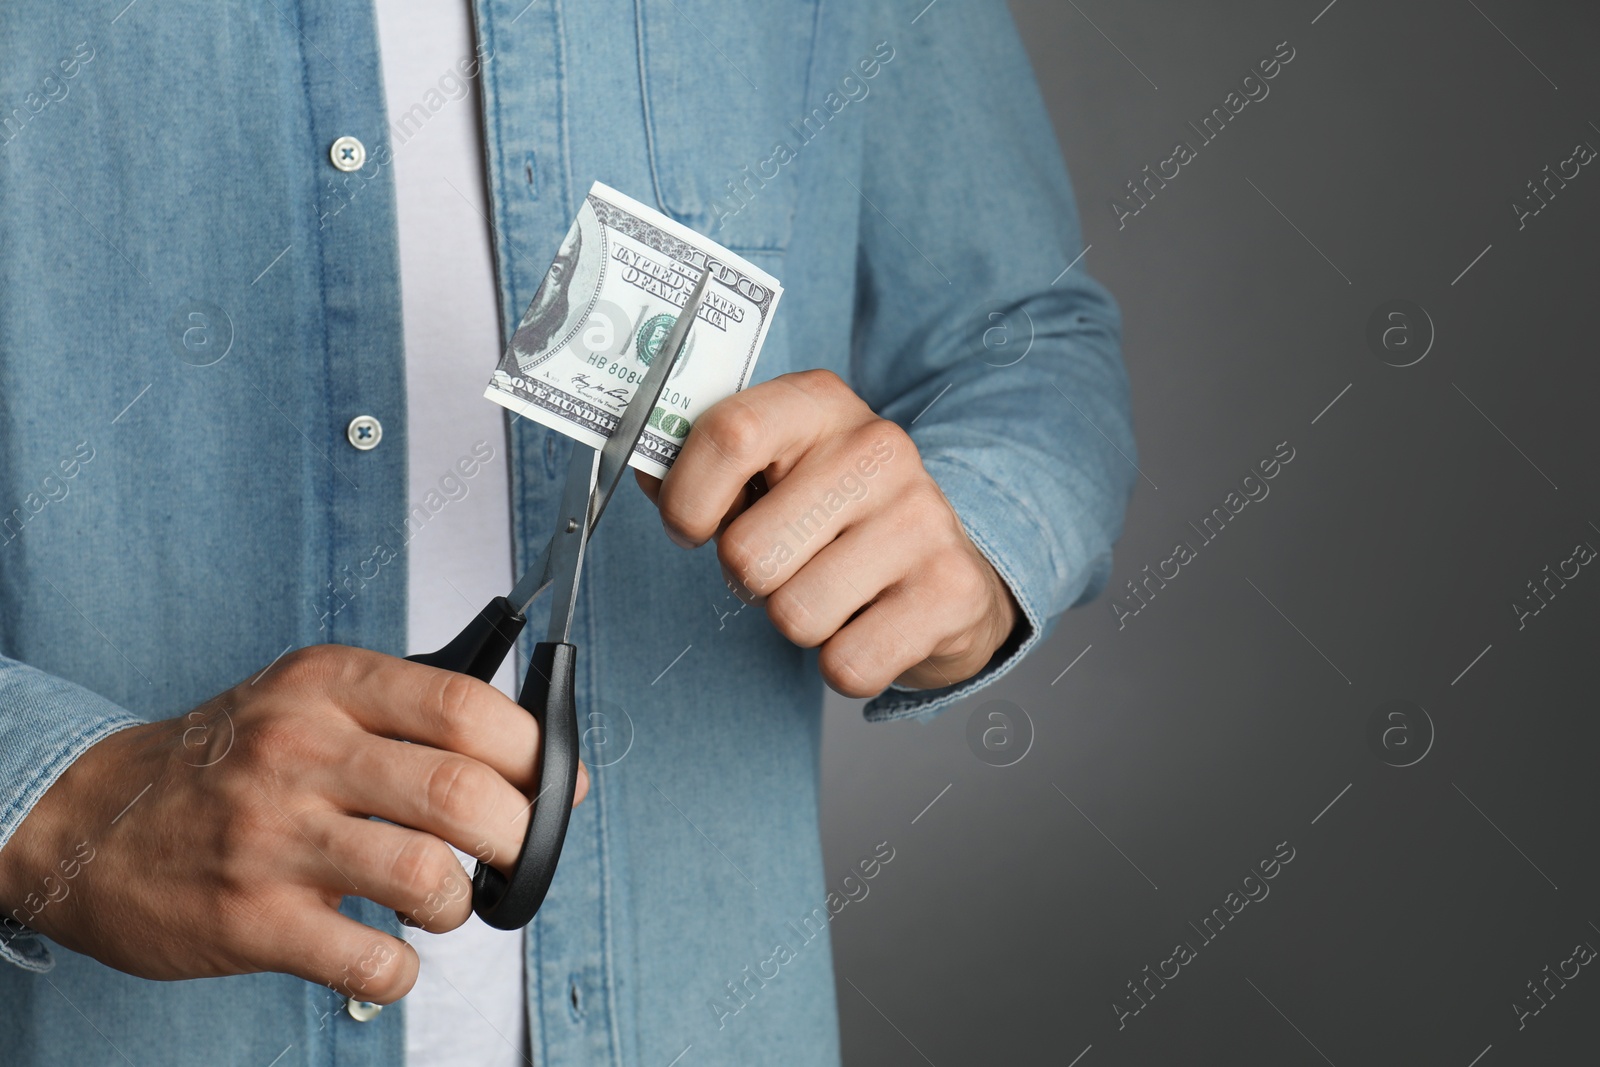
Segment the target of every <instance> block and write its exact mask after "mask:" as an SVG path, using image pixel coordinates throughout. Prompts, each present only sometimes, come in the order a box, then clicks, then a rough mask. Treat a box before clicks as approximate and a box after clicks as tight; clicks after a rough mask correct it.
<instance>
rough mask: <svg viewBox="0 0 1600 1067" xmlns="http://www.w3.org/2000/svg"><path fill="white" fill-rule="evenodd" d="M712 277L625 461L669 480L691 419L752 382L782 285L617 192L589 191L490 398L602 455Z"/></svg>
mask: <svg viewBox="0 0 1600 1067" xmlns="http://www.w3.org/2000/svg"><path fill="white" fill-rule="evenodd" d="M705 271H710V272H711V278H710V281H709V282H707V284H706V291H705V297H704V298H703V299H702V300H701V303H700V310H699V313H698V314H697V315H696V316H695V322H694V324H693V325H692V326H691V327H690V329H689V334H688V338H687V339H686V341H685V343H684V348H683V352H682V354H681V355H680V356H679V357H678V362H677V364H676V365H675V366H674V367H673V370H672V374H671V376H670V377H669V378H668V379H667V385H666V388H665V389H664V390H663V391H662V393H661V400H660V402H659V403H658V404H657V405H656V407H655V409H654V410H653V411H652V412H651V413H650V421H649V423H648V424H647V425H646V426H645V430H644V433H643V435H642V436H641V437H640V439H639V444H638V445H637V446H636V447H635V448H634V452H633V457H632V459H631V460H630V461H629V462H630V464H631V465H632V466H633V467H636V468H638V469H639V470H642V471H644V472H646V473H647V474H653V475H655V476H656V477H658V478H660V477H664V476H665V475H666V473H667V470H668V469H669V468H670V467H671V466H672V464H673V461H675V460H676V459H677V458H678V452H679V451H680V450H681V449H682V447H683V442H684V438H685V437H687V436H688V434H689V430H690V428H691V427H693V426H694V422H695V419H696V418H698V417H699V416H700V414H701V413H702V412H704V411H705V410H706V409H707V408H709V407H710V406H711V405H713V404H715V403H716V402H717V401H719V400H721V399H723V398H724V397H727V396H731V395H732V394H734V393H736V392H738V391H739V390H740V389H743V388H744V387H745V385H746V384H748V383H749V381H750V375H751V373H752V371H754V370H755V365H756V358H757V357H758V356H759V355H760V354H761V345H762V343H763V342H764V341H765V340H766V338H767V330H768V329H769V328H770V327H771V325H772V314H773V312H774V311H775V310H776V309H777V306H778V298H779V297H781V296H782V295H783V287H782V286H780V285H779V284H778V281H777V279H776V278H773V277H772V276H771V275H769V274H767V273H766V272H765V271H763V270H761V269H760V268H758V267H756V266H754V265H753V264H751V263H749V262H747V261H745V260H744V259H741V258H740V257H738V256H736V255H734V254H733V253H732V252H729V251H728V250H727V249H725V248H723V247H722V246H721V245H719V244H717V243H716V242H715V241H713V240H711V239H710V238H708V237H705V236H703V235H701V234H698V233H696V232H694V231H693V230H691V229H689V228H688V227H687V226H684V225H682V224H680V223H678V222H675V221H673V220H672V219H669V218H667V217H666V216H665V215H663V214H661V213H660V212H658V211H656V210H654V209H652V208H649V207H646V206H645V205H644V204H641V203H639V202H638V201H637V200H634V199H632V198H630V197H627V196H624V195H623V194H621V193H619V192H617V191H616V190H615V189H612V188H609V187H608V186H605V185H602V184H601V183H599V182H596V183H595V184H594V186H593V187H592V188H591V189H590V190H589V195H588V197H587V198H586V199H585V200H584V202H583V206H582V207H581V208H579V209H578V217H577V219H576V220H575V221H574V222H573V224H572V228H571V229H570V230H568V231H567V237H566V240H565V241H563V242H562V244H561V250H560V251H559V252H558V253H557V254H556V259H555V262H554V263H552V264H551V265H550V271H549V273H547V274H546V275H545V277H544V281H543V283H541V284H540V286H539V291H538V292H537V293H535V294H534V297H533V302H532V303H531V304H529V305H528V310H527V311H526V312H525V313H524V314H523V316H522V320H521V321H520V322H519V323H518V324H517V329H516V332H515V333H514V335H513V336H512V338H511V344H510V345H509V346H508V347H507V348H506V351H505V355H503V356H502V357H501V359H500V365H499V366H498V367H496V368H495V372H494V377H493V379H491V381H490V382H489V388H488V390H487V391H486V392H485V393H484V396H486V397H488V398H489V399H490V400H493V401H494V402H495V403H497V404H502V405H504V406H505V407H507V408H510V409H511V410H512V411H515V412H518V413H519V414H521V415H523V416H525V417H527V418H530V419H532V420H534V421H535V422H538V423H540V424H541V425H544V426H548V427H550V428H551V429H554V430H559V431H560V432H562V433H564V434H566V435H567V436H569V437H572V438H574V439H576V440H578V441H581V442H582V443H584V444H586V445H590V446H592V447H595V448H599V447H600V446H602V445H604V444H605V442H606V439H607V438H609V437H610V436H611V433H612V431H613V430H614V429H615V428H616V426H617V422H618V420H619V419H620V418H621V416H622V412H623V410H624V409H625V408H626V407H627V406H628V401H629V400H631V399H632V398H633V393H634V390H635V389H636V388H637V387H638V384H639V382H640V381H641V380H642V379H643V378H644V375H645V372H646V370H648V368H649V366H650V361H651V360H652V359H654V358H655V356H656V354H657V352H658V351H659V350H660V347H661V344H662V342H663V341H664V340H665V339H666V336H667V333H668V332H669V331H670V330H671V329H672V324H673V323H674V322H676V321H677V317H678V314H679V313H680V312H681V311H682V310H683V307H684V305H685V304H686V303H687V302H688V298H689V293H690V292H691V290H693V288H694V286H695V283H696V282H698V281H699V280H700V275H701V274H702V273H703V272H705Z"/></svg>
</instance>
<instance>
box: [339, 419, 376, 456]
mask: <svg viewBox="0 0 1600 1067" xmlns="http://www.w3.org/2000/svg"><path fill="white" fill-rule="evenodd" d="M344 436H345V439H346V440H348V441H349V442H350V443H351V444H352V445H355V446H356V447H357V448H359V449H361V451H363V452H370V451H372V450H373V449H374V448H377V447H378V442H379V441H381V440H383V423H381V422H379V421H378V420H377V419H375V418H373V417H372V416H371V415H357V416H356V417H355V418H353V419H351V420H350V425H349V426H346V427H345V428H344Z"/></svg>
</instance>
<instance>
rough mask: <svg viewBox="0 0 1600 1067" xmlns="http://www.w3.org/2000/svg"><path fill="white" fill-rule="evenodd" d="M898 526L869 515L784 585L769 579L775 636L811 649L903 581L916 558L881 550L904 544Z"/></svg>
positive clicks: (889, 517) (770, 614) (886, 516)
mask: <svg viewBox="0 0 1600 1067" xmlns="http://www.w3.org/2000/svg"><path fill="white" fill-rule="evenodd" d="M740 521H741V522H742V521H744V520H742V519H741V520H740ZM900 525H901V524H900V522H899V516H897V515H893V514H888V513H885V514H880V515H874V516H872V517H871V518H869V519H867V520H865V521H864V522H861V523H858V524H856V525H854V526H851V527H849V528H848V529H846V530H844V531H843V532H842V533H841V534H840V535H839V536H838V537H837V538H835V539H834V540H833V541H832V542H831V543H829V544H828V545H827V546H826V547H825V548H823V549H822V550H821V551H820V552H818V553H817V554H816V556H815V557H814V558H813V559H811V561H810V562H808V563H806V564H805V565H804V566H803V567H801V568H800V569H799V570H798V571H797V572H795V573H794V574H793V576H791V577H789V578H787V580H784V579H783V577H782V575H781V574H780V576H779V577H778V578H776V579H773V583H777V582H781V584H778V585H777V587H776V588H775V589H772V591H771V592H770V593H769V594H768V596H767V600H766V609H767V617H768V618H770V619H771V620H772V624H773V626H774V627H776V628H777V630H778V632H779V633H781V634H783V636H785V637H787V638H788V639H789V640H790V641H793V642H794V643H795V644H797V645H799V646H800V647H801V648H815V647H816V646H817V645H820V644H822V643H823V642H824V641H826V640H827V639H828V638H830V637H832V636H833V635H834V634H835V633H837V632H838V631H839V629H840V628H841V627H843V626H844V625H845V624H846V623H847V622H848V621H849V620H850V617H851V616H852V615H854V614H855V613H856V612H857V611H859V610H860V609H861V608H862V607H863V606H864V605H866V604H869V603H871V602H872V601H873V600H874V599H876V598H877V596H878V595H879V594H880V593H882V592H883V591H884V590H885V589H886V588H888V587H889V586H890V585H892V584H894V583H896V582H898V581H900V580H902V579H904V578H906V577H907V576H908V575H909V574H910V573H911V572H912V571H913V570H914V568H915V566H916V562H917V558H916V557H915V556H913V555H911V554H902V553H897V552H886V551H884V546H885V545H894V544H905V543H907V542H906V539H905V538H904V537H903V536H902V535H903V531H901V530H899V529H898V527H899V526H900ZM731 533H732V531H730V534H731ZM724 543H725V542H724Z"/></svg>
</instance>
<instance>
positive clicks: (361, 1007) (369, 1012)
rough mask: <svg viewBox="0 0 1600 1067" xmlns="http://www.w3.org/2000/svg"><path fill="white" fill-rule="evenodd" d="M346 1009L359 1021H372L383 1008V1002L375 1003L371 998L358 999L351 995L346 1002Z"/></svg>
mask: <svg viewBox="0 0 1600 1067" xmlns="http://www.w3.org/2000/svg"><path fill="white" fill-rule="evenodd" d="M344 1010H345V1011H347V1012H349V1013H350V1018H352V1019H354V1020H355V1021H356V1022H358V1023H367V1022H371V1021H372V1020H373V1019H376V1018H377V1017H378V1013H379V1012H380V1011H382V1010H383V1005H382V1004H374V1003H372V1002H371V1001H370V1000H357V999H356V998H355V997H351V998H350V999H349V1000H347V1001H345V1002H344Z"/></svg>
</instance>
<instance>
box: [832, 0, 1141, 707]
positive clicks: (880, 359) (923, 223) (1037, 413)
mask: <svg viewBox="0 0 1600 1067" xmlns="http://www.w3.org/2000/svg"><path fill="white" fill-rule="evenodd" d="M895 47H896V48H897V49H899V50H900V51H901V56H900V57H898V58H897V60H896V62H895V63H894V64H893V66H892V67H890V68H889V69H888V70H886V73H888V74H889V75H890V76H889V77H887V78H884V79H882V81H881V83H880V85H879V87H878V90H877V91H878V92H880V93H882V99H881V100H879V101H875V103H878V104H880V105H881V106H879V107H876V108H873V109H870V111H869V117H868V118H867V120H866V121H867V124H868V128H867V132H866V136H865V138H864V146H865V147H864V149H863V158H862V163H861V171H860V181H859V194H860V196H859V199H860V201H861V204H860V209H861V211H860V228H861V239H860V251H859V260H858V276H857V318H856V325H855V333H854V338H853V345H852V355H851V361H852V365H851V372H852V379H853V382H854V384H855V387H856V389H857V391H858V392H859V393H860V394H861V395H862V397H863V398H864V399H865V400H866V401H867V403H868V404H870V405H871V406H872V408H873V409H874V410H875V411H877V412H878V413H879V414H880V415H882V416H883V417H885V418H889V419H892V420H893V421H895V422H897V423H899V424H900V425H901V426H903V427H905V428H907V430H908V431H909V433H910V434H911V437H912V440H913V441H914V442H915V443H916V446H917V448H918V450H919V452H920V453H921V456H922V461H923V463H924V465H925V466H926V467H927V469H928V471H929V473H930V474H931V475H932V476H933V477H934V479H935V480H936V481H937V482H938V484H939V486H940V488H941V489H942V490H943V492H944V494H945V496H946V497H947V498H948V499H949V501H950V503H951V504H952V505H953V506H954V507H955V510H956V512H957V514H958V515H959V516H960V517H961V521H962V523H963V524H964V525H965V527H966V530H967V533H968V534H969V536H970V537H971V538H972V541H973V543H974V544H975V545H976V546H977V547H978V549H979V551H981V552H982V553H983V554H984V556H985V557H986V558H987V559H988V560H989V562H990V563H991V564H992V565H993V566H994V568H995V570H996V572H997V573H998V574H999V575H1000V577H1001V578H1002V579H1003V580H1004V581H1005V582H1006V584H1007V585H1008V586H1009V587H1010V589H1011V591H1012V593H1013V595H1014V596H1015V597H1016V600H1017V603H1018V605H1019V606H1020V607H1021V609H1022V619H1021V620H1019V623H1018V626H1017V628H1016V630H1015V631H1014V632H1013V634H1012V635H1011V637H1010V639H1009V640H1008V641H1007V642H1006V643H1005V644H1004V645H1003V646H1002V647H1001V648H1000V649H999V650H998V651H997V652H996V654H995V656H994V658H993V659H992V660H991V662H990V663H989V665H988V666H987V667H985V668H984V670H982V671H981V672H979V673H978V674H977V675H976V676H974V677H972V678H969V679H967V680H965V681H963V682H960V683H957V684H954V685H950V686H946V687H943V688H939V689H930V690H911V689H906V688H904V687H901V686H898V685H897V686H892V687H891V688H890V689H888V690H887V691H885V692H884V693H882V694H880V695H879V696H877V697H875V698H874V699H872V700H871V701H869V702H868V704H867V706H866V711H865V713H866V717H867V718H868V719H869V720H872V721H889V720H893V719H900V718H905V717H908V716H916V717H919V718H924V719H926V718H931V717H932V716H934V715H935V714H937V713H938V712H939V711H941V710H942V709H944V708H946V707H948V706H949V705H951V704H952V703H954V702H955V701H957V700H960V699H963V698H965V697H968V696H971V695H972V694H974V693H976V692H977V691H979V690H980V689H982V688H983V687H985V686H987V685H989V684H991V683H992V682H994V681H996V680H997V679H999V678H1000V677H1001V676H1003V675H1004V674H1005V673H1006V672H1007V671H1009V670H1010V669H1011V668H1012V667H1013V666H1015V665H1016V663H1017V662H1018V661H1019V660H1020V659H1021V658H1022V657H1023V656H1024V655H1026V654H1027V653H1028V652H1029V651H1030V650H1031V649H1032V648H1033V647H1034V646H1035V645H1037V644H1038V643H1039V641H1041V640H1042V639H1043V638H1044V637H1045V636H1047V635H1048V633H1049V632H1050V630H1051V629H1052V627H1053V625H1054V623H1055V621H1056V619H1057V618H1058V617H1059V616H1060V615H1061V613H1062V612H1064V611H1066V610H1067V609H1068V608H1070V607H1073V606H1076V605H1078V604H1081V603H1085V602H1087V601H1089V600H1091V599H1093V598H1094V597H1095V596H1096V595H1098V594H1099V592H1100V591H1101V590H1102V589H1103V588H1104V587H1105V585H1106V583H1107V581H1108V580H1109V577H1110V573H1111V548H1112V544H1113V543H1114V542H1115V541H1116V539H1117V537H1118V535H1119V534H1120V532H1121V528H1122V519H1123V512H1124V509H1125V507H1126V505H1127V501H1128V497H1129V495H1130V494H1131V492H1132V488H1133V481H1134V478H1135V471H1136V467H1135V463H1136V458H1135V451H1134V442H1133V429H1132V420H1131V415H1130V412H1129V405H1128V381H1127V375H1126V372H1125V370H1124V368H1123V365H1122V359H1121V355H1120V343H1121V319H1120V315H1119V313H1118V310H1117V307H1116V304H1115V302H1114V301H1113V299H1112V298H1111V296H1110V294H1108V293H1107V292H1106V291H1105V290H1104V289H1103V288H1102V287H1101V286H1100V285H1098V284H1097V283H1096V282H1094V281H1093V280H1092V279H1091V278H1090V277H1089V276H1088V274H1087V273H1086V270H1085V267H1086V263H1085V259H1084V256H1083V253H1084V251H1085V249H1084V248H1083V245H1082V236H1081V233H1080V230H1079V225H1078V216H1077V211H1076V208H1075V206H1074V202H1073V194H1072V187H1071V184H1070V182H1069V180H1068V177H1067V172H1066V167H1065V164H1064V162H1063V160H1062V157H1061V152H1060V149H1059V147H1058V146H1057V143H1056V140H1055V136H1054V133H1053V130H1052V128H1051V126H1050V122H1049V119H1048V116H1047V115H1046V113H1045V110H1044V106H1043V102H1042V100H1041V99H1040V97H1039V92H1038V87H1037V85H1036V84H1035V82H1034V80H1033V77H1032V73H1031V70H1030V68H1029V65H1028V60H1027V56H1026V54H1025V53H1024V51H1023V49H1022V47H1021V42H1020V41H1019V40H1018V37H1017V34H1016V30H1015V27H1014V26H1013V24H1012V22H1011V19H1010V15H1009V14H1008V13H1007V11H1006V9H1005V7H1004V5H1003V4H1002V3H1000V2H998V0H967V2H958V3H951V4H941V5H940V6H939V7H938V8H935V9H933V10H931V11H929V12H927V13H926V15H925V16H924V17H922V18H920V19H918V21H917V22H916V23H915V24H914V25H912V26H911V27H910V29H909V31H902V34H901V37H900V38H899V39H897V41H896V43H895ZM1069 265H1071V269H1066V268H1067V267H1068V266H1069Z"/></svg>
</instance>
